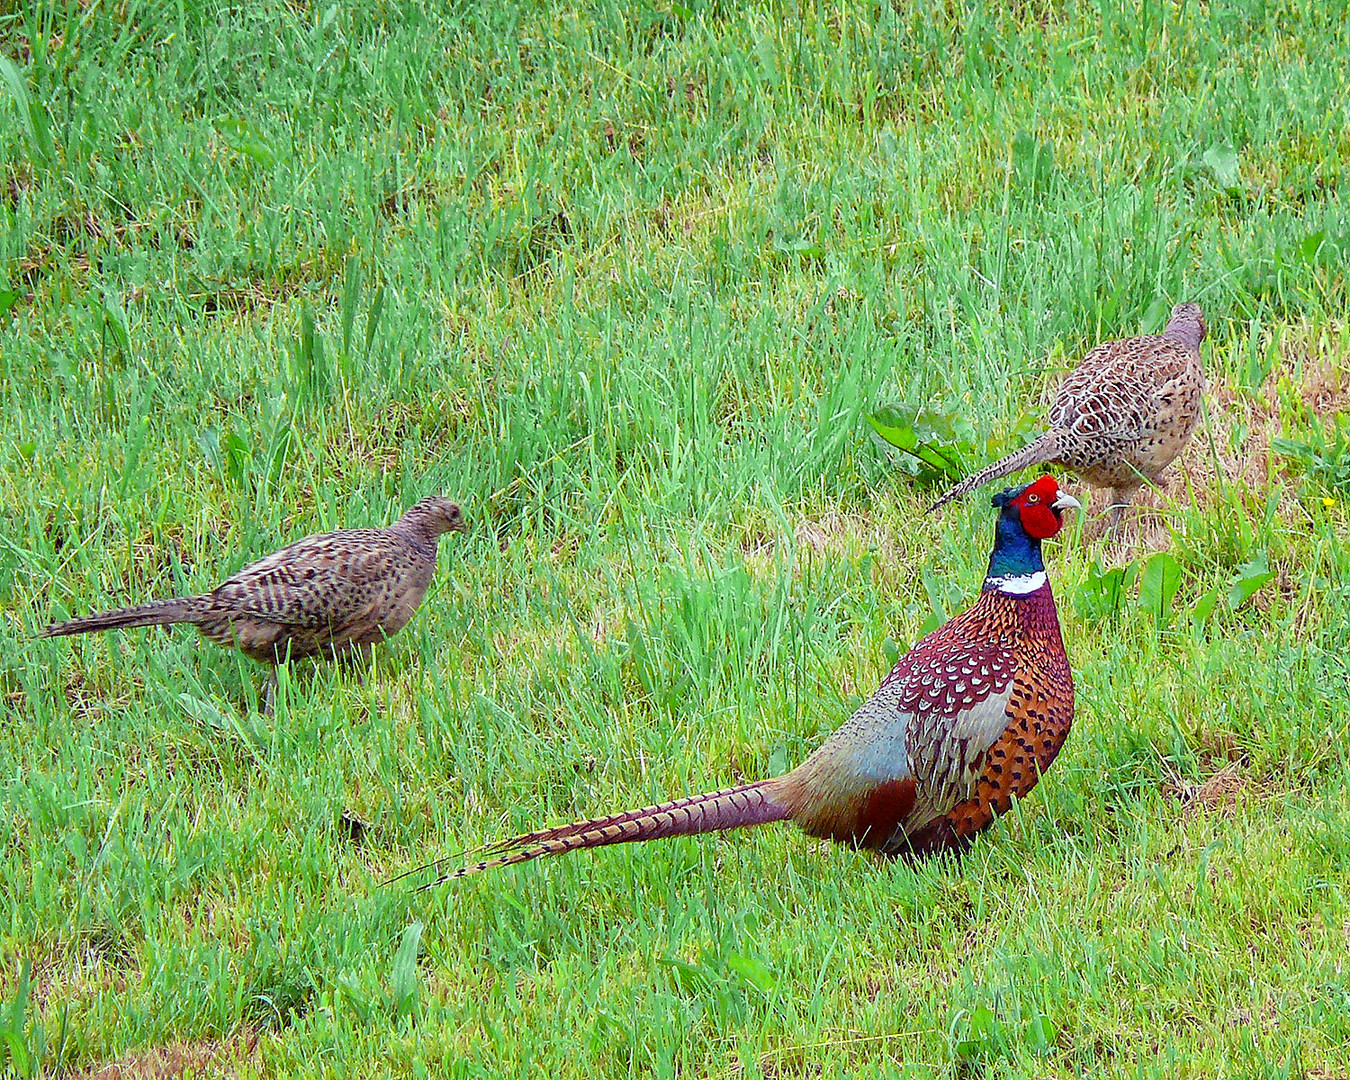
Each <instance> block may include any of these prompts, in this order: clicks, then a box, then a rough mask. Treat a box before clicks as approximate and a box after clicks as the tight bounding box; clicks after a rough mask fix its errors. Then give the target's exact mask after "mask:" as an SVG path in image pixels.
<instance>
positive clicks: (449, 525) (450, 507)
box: [403, 495, 468, 536]
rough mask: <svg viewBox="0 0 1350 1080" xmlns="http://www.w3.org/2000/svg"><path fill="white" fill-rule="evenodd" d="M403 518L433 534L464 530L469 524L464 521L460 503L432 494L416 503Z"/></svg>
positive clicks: (438, 534)
mask: <svg viewBox="0 0 1350 1080" xmlns="http://www.w3.org/2000/svg"><path fill="white" fill-rule="evenodd" d="M403 518H404V520H405V521H409V522H412V523H415V524H416V525H417V526H418V527H420V528H421V529H423V530H424V531H426V532H427V533H428V534H430V535H431V536H440V535H441V533H447V532H451V531H452V530H453V531H454V532H464V531H466V530H467V529H468V525H466V524H465V523H464V515H463V514H462V513H460V509H459V503H457V502H454V501H453V500H451V499H443V498H441V497H440V496H439V495H431V496H429V497H428V498H425V499H423V500H422V501H421V502H419V503H417V504H415V505H414V506H413V508H412V509H411V510H409V511H408V512H407V513H406V514H404V515H403Z"/></svg>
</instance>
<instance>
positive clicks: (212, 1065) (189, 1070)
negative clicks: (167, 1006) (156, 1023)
mask: <svg viewBox="0 0 1350 1080" xmlns="http://www.w3.org/2000/svg"><path fill="white" fill-rule="evenodd" d="M257 1048H258V1035H257V1032H243V1033H241V1034H239V1035H237V1036H234V1037H233V1038H230V1039H199V1040H197V1041H195V1042H172V1043H168V1044H167V1045H165V1046H150V1047H142V1048H141V1049H139V1050H133V1051H132V1052H131V1053H129V1054H127V1055H126V1056H124V1057H121V1058H119V1059H118V1060H117V1061H112V1062H108V1063H106V1064H103V1065H94V1066H91V1067H90V1068H88V1069H86V1070H84V1071H83V1072H78V1073H73V1074H71V1080H180V1078H186V1077H195V1078H200V1080H207V1078H216V1077H233V1076H238V1075H239V1066H241V1065H243V1064H244V1063H245V1062H246V1061H248V1059H250V1058H252V1057H253V1055H254V1054H255V1053H256V1051H257Z"/></svg>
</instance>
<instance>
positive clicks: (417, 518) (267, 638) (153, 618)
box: [42, 496, 465, 704]
mask: <svg viewBox="0 0 1350 1080" xmlns="http://www.w3.org/2000/svg"><path fill="white" fill-rule="evenodd" d="M464 528H465V524H464V518H463V517H462V516H461V514H460V510H459V505H458V504H457V503H454V502H451V501H450V500H449V499H442V498H439V497H436V496H432V497H431V498H427V499H423V500H422V501H421V502H419V503H417V504H416V505H415V506H413V507H412V508H411V509H410V510H408V512H407V513H406V514H404V515H403V516H402V517H401V518H399V519H398V520H397V521H396V522H394V524H392V525H390V526H389V527H388V528H386V529H343V530H340V531H338V532H330V533H320V534H318V535H315V536H307V537H305V538H304V539H303V540H298V541H296V542H295V543H294V544H291V545H290V546H288V547H284V548H282V549H281V550H280V551H276V552H273V553H272V554H271V555H268V556H267V557H266V558H265V559H260V560H258V561H257V562H255V563H253V564H252V565H250V566H246V567H245V568H244V569H242V570H240V571H239V573H237V574H235V575H234V576H233V577H232V578H230V579H228V580H227V581H225V582H224V583H223V584H221V585H220V586H218V587H217V588H215V589H213V590H212V591H211V592H209V593H204V594H202V595H201V596H185V597H178V598H175V599H172V600H156V601H154V602H152V603H149V604H140V605H138V606H136V607H128V608H119V609H117V610H116V611H105V612H100V613H98V614H96V615H83V616H80V617H79V618H75V619H68V620H66V621H65V622H59V623H52V624H51V625H50V626H49V627H47V629H46V630H44V631H43V632H42V636H43V637H65V636H67V635H69V634H88V633H92V632H94V631H97V630H112V629H116V628H120V627H129V626H169V625H171V624H173V623H191V624H192V625H193V626H195V627H196V628H197V629H198V630H200V631H201V633H202V635H203V636H204V637H206V638H208V639H210V640H211V641H214V642H216V644H218V645H226V646H234V647H235V648H237V649H239V650H240V651H241V652H242V653H244V655H245V656H248V657H250V658H251V659H253V660H257V661H259V662H261V663H265V664H271V665H273V672H272V679H273V682H274V681H275V678H276V671H275V665H276V664H277V663H279V662H280V661H282V660H285V659H286V658H287V657H288V656H291V657H301V656H323V655H328V656H336V655H338V654H339V653H343V652H347V651H355V652H358V653H360V654H363V655H365V654H369V652H370V648H371V645H372V644H374V643H375V642H377V641H383V640H384V639H385V638H387V637H391V636H392V635H394V634H396V633H398V632H399V631H400V630H402V629H403V627H404V626H405V625H406V624H407V622H408V620H409V619H411V618H412V616H413V612H415V611H416V610H417V608H418V606H419V605H420V604H421V603H422V598H423V597H424V596H425V595H426V592H427V588H428V586H430V584H431V577H432V574H433V573H435V570H436V548H437V541H438V540H439V539H440V537H441V534H442V533H446V532H449V531H450V530H452V529H454V530H458V531H461V532H462V531H463V530H464ZM273 682H269V683H268V687H267V690H268V703H269V704H270V701H271V694H272V690H273Z"/></svg>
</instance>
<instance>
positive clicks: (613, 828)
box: [433, 476, 1078, 884]
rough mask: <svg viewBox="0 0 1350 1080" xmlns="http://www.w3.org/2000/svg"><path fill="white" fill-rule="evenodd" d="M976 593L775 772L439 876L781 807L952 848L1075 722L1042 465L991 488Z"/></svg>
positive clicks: (1050, 497) (858, 838)
mask: <svg viewBox="0 0 1350 1080" xmlns="http://www.w3.org/2000/svg"><path fill="white" fill-rule="evenodd" d="M993 505H994V506H996V507H998V508H999V517H998V524H997V526H996V528H995V531H994V550H993V553H992V555H991V556H990V559H989V573H988V575H987V576H986V577H985V579H984V589H983V591H982V592H981V594H980V598H979V599H978V600H977V601H976V602H975V605H974V606H973V607H972V608H970V609H969V610H968V611H966V612H964V613H963V614H961V615H958V616H957V617H956V618H954V619H952V620H951V621H950V622H948V623H946V624H945V625H944V626H942V627H939V628H938V629H937V630H935V631H934V632H933V633H931V634H929V635H928V636H927V637H926V638H924V639H923V640H922V641H920V642H919V643H918V644H917V645H915V646H914V648H913V649H911V650H910V651H909V652H908V653H906V654H905V655H904V656H902V657H901V658H900V659H899V660H898V661H897V662H896V664H895V667H893V668H892V669H891V672H890V674H889V675H888V676H887V677H886V680H885V681H884V682H883V683H882V684H881V688H880V689H879V690H877V692H876V693H875V694H873V695H872V696H871V698H869V699H868V700H867V701H865V702H864V703H863V704H862V706H861V707H860V708H859V709H858V710H857V712H855V713H854V714H853V716H852V717H851V718H850V719H849V720H848V722H847V723H846V724H844V726H843V727H841V728H840V729H839V730H838V731H836V732H835V733H834V734H833V735H831V736H830V737H829V738H828V739H827V740H826V741H825V742H824V744H823V745H822V746H821V747H820V748H819V749H818V750H817V751H816V752H815V753H813V754H812V755H811V756H810V757H808V758H807V759H806V760H805V761H804V762H803V763H802V764H801V765H799V766H798V767H797V768H795V769H793V770H792V771H791V772H789V773H787V774H786V775H784V776H779V777H775V778H774V779H771V780H758V781H755V782H754V783H750V784H742V785H741V786H740V787H735V788H729V789H727V790H725V791H714V792H710V793H708V794H705V795H694V796H692V797H690V798H684V799H677V800H675V801H674V802H667V803H662V804H660V805H658V806H649V807H646V808H645V809H642V810H632V811H629V812H627V813H622V814H615V815H613V816H610V817H602V818H595V819H593V820H590V821H579V822H576V823H575V824H572V825H563V826H561V827H559V828H554V829H543V830H541V831H539V832H532V833H526V834H525V835H523V836H517V837H514V838H513V839H511V840H506V841H503V842H501V843H499V844H496V845H494V846H492V847H491V848H489V849H488V854H489V855H490V856H492V857H490V858H488V859H486V860H484V861H482V862H477V863H472V864H470V865H468V866H464V867H461V868H459V869H458V870H455V871H454V872H453V873H450V874H448V875H446V876H445V877H442V878H440V879H439V880H438V881H437V882H434V883H433V884H439V883H440V882H441V881H446V880H449V879H451V878H459V877H464V876H466V875H468V874H475V873H478V872H479V871H482V870H488V869H490V868H492V867H496V866H509V865H511V864H513V863H520V862H525V861H526V860H529V859H537V858H540V857H541V856H545V855H561V854H563V853H564V852H568V851H572V850H575V849H576V848H590V847H600V846H602V845H605V844H622V843H627V842H629V841H634V840H655V839H658V838H660V837H666V836H688V835H691V834H694V833H705V832H716V831H719V830H723V829H734V828H738V827H740V826H743V825H763V824H765V823H767V822H771V821H786V820H792V821H794V822H796V823H797V825H798V826H800V827H801V828H802V829H803V830H804V831H805V832H807V833H809V834H810V835H812V836H819V837H827V838H829V839H831V840H837V841H840V842H842V843H846V844H852V845H854V846H856V847H863V848H870V849H873V850H875V851H879V852H881V853H883V854H885V855H926V854H929V853H931V852H936V851H944V850H947V851H960V850H961V849H963V848H964V847H965V846H966V845H967V844H969V843H970V841H971V840H972V839H973V838H974V836H975V834H976V833H977V832H979V831H980V830H981V829H983V828H984V827H985V826H987V825H988V824H989V823H990V822H991V821H993V820H994V817H995V816H996V815H998V814H1001V813H1003V812H1004V811H1006V810H1007V809H1008V808H1009V806H1011V805H1012V800H1013V798H1014V796H1016V797H1018V798H1021V797H1023V796H1025V795H1026V794H1027V792H1029V791H1030V790H1031V789H1032V788H1033V787H1035V786H1036V781H1037V780H1039V779H1040V777H1041V774H1042V773H1044V772H1045V770H1046V769H1048V768H1049V767H1050V763H1051V762H1052V761H1054V760H1055V755H1056V754H1058V753H1059V748H1060V746H1061V745H1062V744H1063V742H1064V738H1065V736H1066V735H1068V733H1069V725H1070V724H1071V723H1072V722H1073V674H1072V672H1071V671H1070V670H1069V660H1068V657H1067V656H1066V655H1065V653H1064V643H1063V641H1062V640H1061V639H1060V634H1059V619H1058V617H1057V615H1056V612H1055V601H1054V598H1053V597H1052V596H1051V595H1050V584H1049V581H1048V580H1047V578H1046V573H1045V563H1044V562H1043V561H1042V560H1041V541H1042V540H1046V539H1048V538H1049V537H1052V536H1054V535H1055V534H1056V533H1058V532H1059V530H1060V525H1061V524H1062V516H1063V513H1064V511H1065V510H1066V509H1069V508H1077V507H1078V500H1076V499H1074V498H1073V497H1072V496H1070V495H1068V494H1065V493H1064V492H1062V491H1060V490H1059V486H1058V485H1057V484H1056V483H1055V480H1054V478H1053V477H1050V476H1043V477H1041V478H1040V479H1039V480H1037V481H1036V482H1035V483H1034V484H1030V485H1028V486H1026V487H1020V488H1012V489H1009V490H1008V491H1005V492H1003V493H1002V494H1000V495H998V496H996V497H995V498H994V500H993Z"/></svg>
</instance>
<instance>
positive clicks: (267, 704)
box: [262, 664, 277, 716]
mask: <svg viewBox="0 0 1350 1080" xmlns="http://www.w3.org/2000/svg"><path fill="white" fill-rule="evenodd" d="M276 704H277V666H276V664H272V665H271V666H270V667H269V668H268V675H267V685H266V686H265V687H263V701H262V714H263V715H264V716H271V715H272V710H273V709H275V708H276Z"/></svg>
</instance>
